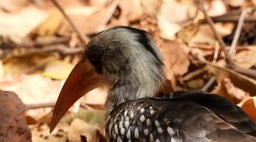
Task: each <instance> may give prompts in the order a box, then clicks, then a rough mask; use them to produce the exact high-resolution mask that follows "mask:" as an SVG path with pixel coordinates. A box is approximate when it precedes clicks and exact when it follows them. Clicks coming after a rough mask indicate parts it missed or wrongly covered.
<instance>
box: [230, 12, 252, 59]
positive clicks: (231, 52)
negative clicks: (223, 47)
mask: <svg viewBox="0 0 256 142" xmlns="http://www.w3.org/2000/svg"><path fill="white" fill-rule="evenodd" d="M249 11H251V9H245V10H243V12H242V13H241V15H240V18H239V21H238V24H237V28H236V32H235V35H234V38H233V41H232V44H231V46H230V48H229V54H230V55H232V54H233V53H235V52H236V50H235V49H236V45H237V42H238V39H239V36H240V34H241V30H242V27H243V24H244V19H245V16H246V15H247V13H248V12H249Z"/></svg>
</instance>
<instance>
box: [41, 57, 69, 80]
mask: <svg viewBox="0 0 256 142" xmlns="http://www.w3.org/2000/svg"><path fill="white" fill-rule="evenodd" d="M73 67H74V65H73V64H70V63H67V62H64V61H62V60H54V61H51V62H48V63H47V65H46V66H45V70H44V72H43V73H42V75H43V76H46V77H50V78H53V79H60V80H62V79H66V78H67V77H68V75H69V74H70V72H71V70H72V69H73Z"/></svg>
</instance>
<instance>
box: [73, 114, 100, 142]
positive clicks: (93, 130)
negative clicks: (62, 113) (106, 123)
mask: <svg viewBox="0 0 256 142" xmlns="http://www.w3.org/2000/svg"><path fill="white" fill-rule="evenodd" d="M81 135H83V136H85V137H86V140H87V141H88V142H99V141H98V138H97V137H96V136H97V127H95V126H92V125H90V124H88V123H86V122H85V121H82V120H80V119H78V118H76V119H75V120H73V122H72V123H71V125H70V127H69V129H68V140H69V141H71V142H81Z"/></svg>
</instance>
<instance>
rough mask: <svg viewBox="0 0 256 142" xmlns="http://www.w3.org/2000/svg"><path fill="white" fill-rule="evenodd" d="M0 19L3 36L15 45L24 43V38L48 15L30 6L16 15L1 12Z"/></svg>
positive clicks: (0, 29)
mask: <svg viewBox="0 0 256 142" xmlns="http://www.w3.org/2000/svg"><path fill="white" fill-rule="evenodd" d="M0 17H1V18H0V31H1V32H0V34H1V36H2V37H8V38H10V39H11V40H12V41H14V42H15V43H22V41H23V40H24V38H26V37H27V35H28V34H29V33H30V32H31V31H32V30H34V29H35V28H36V27H37V26H38V25H39V24H41V23H42V22H43V21H44V20H45V19H46V17H47V13H46V12H44V11H42V10H39V9H38V8H36V7H33V6H29V7H26V8H23V9H22V10H21V11H20V12H19V13H15V14H10V13H4V12H1V11H0ZM32 19H33V20H32Z"/></svg>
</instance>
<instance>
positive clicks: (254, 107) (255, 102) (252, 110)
mask: <svg viewBox="0 0 256 142" xmlns="http://www.w3.org/2000/svg"><path fill="white" fill-rule="evenodd" d="M240 105H241V108H242V109H243V110H244V111H245V112H247V114H248V115H249V116H250V117H251V118H252V119H253V120H254V121H256V97H255V96H254V97H252V98H250V99H248V100H246V101H244V102H243V103H242V104H240Z"/></svg>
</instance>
